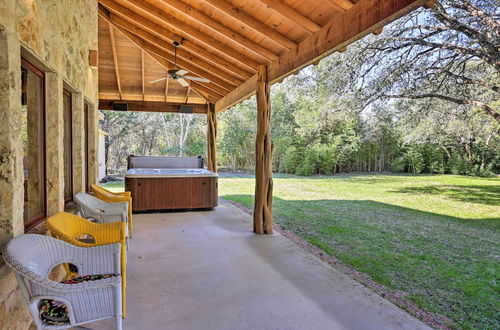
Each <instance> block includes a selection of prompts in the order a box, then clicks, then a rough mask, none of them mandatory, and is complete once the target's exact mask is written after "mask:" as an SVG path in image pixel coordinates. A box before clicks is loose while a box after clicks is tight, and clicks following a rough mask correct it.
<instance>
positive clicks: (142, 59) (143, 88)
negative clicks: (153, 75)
mask: <svg viewBox="0 0 500 330" xmlns="http://www.w3.org/2000/svg"><path fill="white" fill-rule="evenodd" d="M141 81H142V100H143V101H144V97H145V95H146V91H145V88H146V84H145V83H144V51H143V50H142V49H141Z"/></svg>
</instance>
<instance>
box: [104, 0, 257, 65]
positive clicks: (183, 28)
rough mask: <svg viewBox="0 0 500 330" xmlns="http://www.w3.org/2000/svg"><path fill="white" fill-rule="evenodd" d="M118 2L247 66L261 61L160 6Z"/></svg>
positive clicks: (111, 0) (113, 0) (128, 1)
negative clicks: (163, 9)
mask: <svg viewBox="0 0 500 330" xmlns="http://www.w3.org/2000/svg"><path fill="white" fill-rule="evenodd" d="M116 1H117V0H99V2H100V3H102V4H104V6H106V7H108V6H107V5H106V4H108V5H110V3H116ZM120 2H123V3H128V4H129V5H132V6H134V7H136V8H137V9H139V10H140V11H141V12H142V13H143V15H148V16H150V17H152V18H154V19H155V20H158V21H159V22H161V23H162V24H165V25H168V26H169V27H170V29H171V31H172V32H174V33H177V34H179V35H181V36H182V37H183V38H185V39H189V40H192V39H196V40H197V41H198V42H201V43H203V44H204V45H206V46H207V47H210V48H213V49H215V50H216V51H220V52H222V53H225V54H226V55H228V56H231V57H232V58H234V59H235V60H236V61H238V62H240V63H241V64H244V65H246V66H248V67H249V68H251V69H253V70H256V69H257V66H258V65H259V64H262V63H258V62H255V61H254V60H252V59H250V58H248V57H247V56H246V55H245V54H243V53H241V52H239V51H237V50H235V49H233V48H231V47H229V46H228V45H226V44H224V43H223V42H221V41H219V40H217V39H215V38H212V37H211V36H209V35H208V34H206V33H204V32H202V31H200V30H198V29H196V28H194V27H192V26H191V25H189V24H187V23H184V22H182V21H181V20H178V19H177V18H175V17H174V16H171V15H169V14H167V13H166V12H164V11H162V10H161V9H160V8H158V7H156V6H154V5H152V4H150V3H148V2H145V1H141V2H138V1H130V0H120Z"/></svg>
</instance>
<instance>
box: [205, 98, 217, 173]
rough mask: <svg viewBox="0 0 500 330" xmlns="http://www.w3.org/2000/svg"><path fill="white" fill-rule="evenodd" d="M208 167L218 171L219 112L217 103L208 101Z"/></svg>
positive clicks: (210, 169)
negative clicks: (216, 107) (216, 106)
mask: <svg viewBox="0 0 500 330" xmlns="http://www.w3.org/2000/svg"><path fill="white" fill-rule="evenodd" d="M207 157H208V159H207V168H208V170H209V171H212V172H217V113H216V112H215V105H214V104H213V103H208V109H207Z"/></svg>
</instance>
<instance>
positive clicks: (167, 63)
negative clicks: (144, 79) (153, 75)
mask: <svg viewBox="0 0 500 330" xmlns="http://www.w3.org/2000/svg"><path fill="white" fill-rule="evenodd" d="M111 17H112V15H108V16H104V17H103V18H104V19H106V20H108V22H110V24H111V21H109V19H110V18H111ZM112 26H114V27H115V28H117V29H118V30H119V31H120V32H121V33H123V34H124V35H125V36H126V37H127V38H129V39H130V40H131V41H132V42H133V43H134V44H136V45H137V46H138V47H139V48H141V49H142V50H144V51H145V52H146V53H148V54H149V55H150V56H151V57H153V58H154V59H155V60H156V61H157V62H158V63H159V64H161V65H162V66H163V67H164V68H166V69H167V70H168V69H169V68H172V67H174V63H173V56H171V55H170V54H167V53H166V52H165V51H164V50H162V49H160V48H159V47H157V46H154V45H152V44H149V43H148V42H146V41H144V40H143V39H141V38H140V37H138V36H136V35H135V34H133V33H131V32H129V31H127V30H126V29H124V28H122V27H121V26H119V25H112ZM177 64H178V65H179V66H180V67H182V68H184V69H185V70H188V71H190V72H193V73H195V74H199V75H200V76H202V77H204V78H207V79H209V80H210V81H211V82H210V83H207V84H210V85H213V86H212V89H214V90H217V91H218V92H220V93H221V94H222V95H225V94H226V93H227V92H228V91H231V90H233V89H234V87H232V85H229V84H228V83H227V82H225V81H223V80H222V79H220V78H219V77H218V76H216V75H213V74H211V73H210V72H207V71H205V70H203V69H200V68H197V67H196V66H193V65H192V64H191V63H189V62H187V61H184V60H181V59H178V60H177Z"/></svg>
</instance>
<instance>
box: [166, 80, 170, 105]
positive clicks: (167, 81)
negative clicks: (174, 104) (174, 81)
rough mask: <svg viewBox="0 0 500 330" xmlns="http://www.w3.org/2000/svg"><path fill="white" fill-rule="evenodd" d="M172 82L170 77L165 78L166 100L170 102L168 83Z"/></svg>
mask: <svg viewBox="0 0 500 330" xmlns="http://www.w3.org/2000/svg"><path fill="white" fill-rule="evenodd" d="M169 82H170V78H168V79H165V102H168V84H169Z"/></svg>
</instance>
